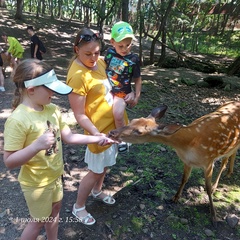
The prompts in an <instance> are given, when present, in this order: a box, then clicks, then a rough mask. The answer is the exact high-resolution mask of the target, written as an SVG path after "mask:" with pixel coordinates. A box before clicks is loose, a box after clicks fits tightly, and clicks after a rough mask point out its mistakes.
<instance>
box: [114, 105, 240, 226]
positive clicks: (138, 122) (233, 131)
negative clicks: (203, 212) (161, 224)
mask: <svg viewBox="0 0 240 240" xmlns="http://www.w3.org/2000/svg"><path fill="white" fill-rule="evenodd" d="M166 110H167V106H166V105H162V106H160V107H158V108H155V109H153V110H152V112H151V114H150V115H149V116H148V117H146V118H138V119H133V120H132V121H131V122H130V123H129V124H128V125H127V126H125V127H122V128H120V129H116V130H113V131H111V132H110V133H109V136H110V137H111V138H113V139H116V140H119V141H124V142H130V143H144V142H157V143H163V144H166V145H168V146H171V147H173V148H174V149H175V150H176V153H177V155H178V157H179V158H180V159H181V160H182V162H183V164H184V171H183V177H182V182H181V184H180V187H179V189H178V191H177V193H176V195H175V196H174V197H173V201H174V202H177V201H178V199H179V198H180V196H181V194H182V191H183V188H184V186H185V184H186V183H187V181H188V179H189V176H190V173H191V170H192V167H199V168H202V169H203V171H204V176H205V187H206V191H207V194H208V197H209V204H210V212H211V219H212V222H213V224H214V225H215V224H216V222H217V218H216V211H215V208H214V205H213V200H212V192H214V191H215V189H216V188H217V185H218V182H219V179H220V176H221V174H222V172H223V170H224V169H225V168H226V165H227V163H228V160H229V158H230V164H229V170H228V174H227V175H228V176H230V175H231V174H232V172H233V165H234V160H235V157H236V153H237V150H238V148H239V147H240V102H228V103H226V104H224V105H222V106H221V107H219V108H218V109H217V110H216V111H214V112H212V113H209V114H207V115H204V116H202V117H200V118H198V119H196V120H195V121H193V122H192V123H191V124H189V125H187V126H184V125H180V124H161V123H160V124H158V123H156V118H161V117H162V116H163V115H164V114H165V112H166ZM218 159H222V162H221V169H220V172H219V174H218V176H217V179H216V181H215V183H214V185H213V186H212V174H213V166H214V162H215V161H216V160H218Z"/></svg>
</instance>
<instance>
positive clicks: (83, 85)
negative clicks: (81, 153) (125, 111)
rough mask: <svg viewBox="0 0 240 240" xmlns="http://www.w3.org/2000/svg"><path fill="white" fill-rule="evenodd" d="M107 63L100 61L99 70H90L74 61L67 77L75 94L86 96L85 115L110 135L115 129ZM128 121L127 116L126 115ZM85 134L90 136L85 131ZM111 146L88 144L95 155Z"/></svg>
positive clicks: (100, 129)
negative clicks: (106, 70)
mask: <svg viewBox="0 0 240 240" xmlns="http://www.w3.org/2000/svg"><path fill="white" fill-rule="evenodd" d="M105 69H106V63H105V62H104V61H103V60H102V59H99V60H98V62H97V70H89V69H87V68H86V67H84V66H80V65H79V64H78V63H77V62H76V61H73V63H72V65H71V67H70V69H69V71H68V75H67V84H68V85H69V86H70V87H72V88H73V92H74V93H77V94H79V95H81V96H86V104H85V114H86V115H87V117H88V118H89V119H90V120H91V121H92V123H93V124H94V125H95V127H96V128H97V129H98V130H99V132H101V133H105V134H107V133H109V131H111V130H113V129H115V123H114V117H113V112H112V105H113V96H112V94H111V92H110V91H111V85H110V83H109V81H108V79H107V76H106V72H105ZM126 119H127V115H126ZM85 134H89V133H88V132H86V131H85ZM108 147H109V146H105V147H102V146H99V145H97V144H88V148H89V150H90V151H91V152H93V153H101V152H103V151H104V150H106V149H107V148H108Z"/></svg>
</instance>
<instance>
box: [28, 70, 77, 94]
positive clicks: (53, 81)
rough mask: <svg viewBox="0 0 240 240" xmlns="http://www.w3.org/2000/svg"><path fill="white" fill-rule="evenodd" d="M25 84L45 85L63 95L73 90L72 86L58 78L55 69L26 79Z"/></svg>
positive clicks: (31, 85) (32, 85)
mask: <svg viewBox="0 0 240 240" xmlns="http://www.w3.org/2000/svg"><path fill="white" fill-rule="evenodd" d="M24 85H25V87H26V88H29V87H37V86H42V85H44V86H45V87H47V88H49V89H50V90H52V91H54V92H56V93H59V94H61V95H66V94H69V93H70V92H72V88H71V87H69V86H68V85H66V84H65V83H63V82H61V81H59V80H58V78H57V76H56V73H55V72H54V70H53V69H52V70H51V71H50V72H47V73H45V74H43V75H41V76H40V77H36V78H33V79H31V80H26V81H24Z"/></svg>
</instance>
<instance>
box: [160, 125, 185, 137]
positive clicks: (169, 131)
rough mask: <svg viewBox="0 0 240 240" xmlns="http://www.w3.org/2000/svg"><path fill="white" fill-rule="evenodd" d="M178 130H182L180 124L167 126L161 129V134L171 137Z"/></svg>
mask: <svg viewBox="0 0 240 240" xmlns="http://www.w3.org/2000/svg"><path fill="white" fill-rule="evenodd" d="M180 128H182V125H180V124H169V125H166V126H165V127H164V128H163V129H162V132H163V133H164V134H166V135H171V134H173V133H175V132H177V131H178V130H179V129H180Z"/></svg>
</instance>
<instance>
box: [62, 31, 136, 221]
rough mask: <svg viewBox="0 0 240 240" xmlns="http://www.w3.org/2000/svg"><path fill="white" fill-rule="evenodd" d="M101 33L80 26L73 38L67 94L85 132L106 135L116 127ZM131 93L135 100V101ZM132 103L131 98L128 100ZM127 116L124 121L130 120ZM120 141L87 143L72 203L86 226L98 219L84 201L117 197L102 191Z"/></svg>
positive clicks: (108, 203) (113, 200)
mask: <svg viewBox="0 0 240 240" xmlns="http://www.w3.org/2000/svg"><path fill="white" fill-rule="evenodd" d="M100 47H101V36H100V35H99V34H96V33H94V32H93V31H92V30H91V29H89V28H83V29H81V30H80V31H79V32H78V34H77V36H76V38H75V40H74V57H73V58H72V60H71V62H70V65H69V69H68V74H67V81H66V83H67V84H68V85H69V86H70V87H72V88H73V91H72V93H70V94H69V95H68V97H69V102H70V106H71V108H72V110H73V113H74V116H75V118H76V120H77V122H78V124H79V125H80V126H81V127H82V128H83V129H84V132H85V134H86V135H89V134H90V135H94V136H101V135H103V136H105V135H106V134H108V133H109V131H111V130H113V129H115V124H114V117H113V111H112V105H113V96H112V94H111V86H110V83H109V81H108V79H107V75H106V63H105V62H104V59H103V57H100ZM133 97H134V96H133V95H132V100H133ZM129 103H130V104H131V103H132V102H131V99H129ZM127 120H128V119H127V115H125V121H126V122H127ZM117 152H118V151H117V144H113V145H111V146H105V147H102V146H98V145H97V144H88V146H87V149H86V152H85V162H86V163H87V164H88V169H89V172H88V173H87V175H85V176H84V177H83V179H82V180H81V182H80V185H79V188H78V195H77V200H76V202H75V204H74V205H73V209H72V214H73V215H74V216H75V217H76V218H77V219H79V221H81V222H82V223H83V224H85V225H92V224H94V223H95V222H96V220H95V219H94V218H93V216H92V215H91V214H90V213H88V212H87V210H86V208H85V204H86V201H87V198H88V196H89V194H90V193H91V195H92V197H93V199H94V200H98V201H102V202H103V203H105V204H107V205H112V204H114V203H115V199H114V198H113V197H112V196H111V195H108V194H107V193H106V192H104V191H103V190H102V187H103V182H104V178H105V175H106V172H107V169H108V167H110V166H113V165H114V164H115V163H116V157H117Z"/></svg>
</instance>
